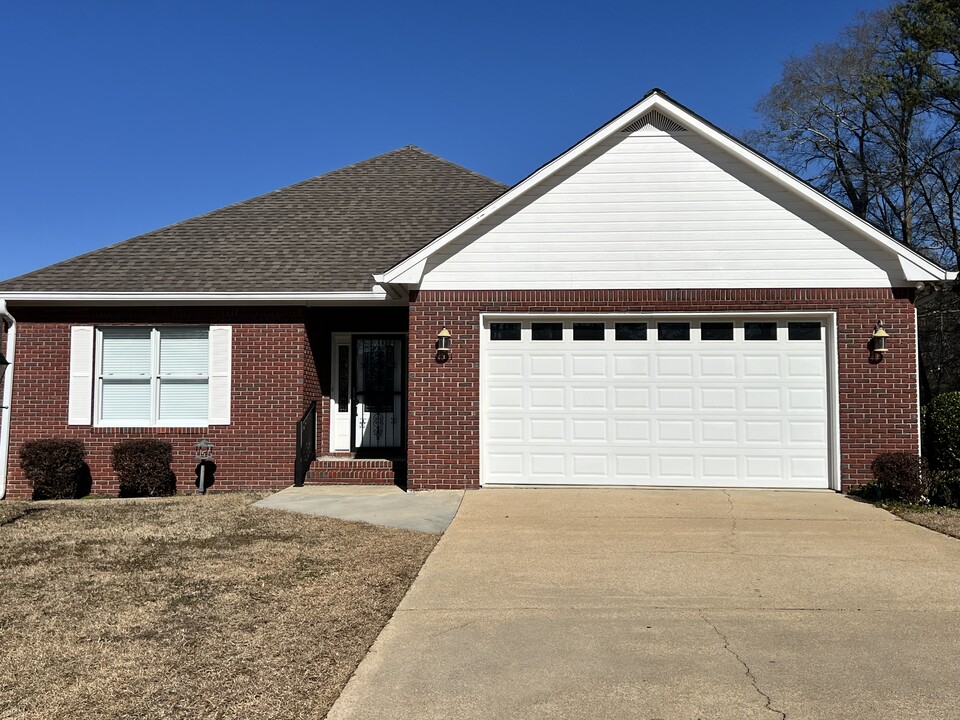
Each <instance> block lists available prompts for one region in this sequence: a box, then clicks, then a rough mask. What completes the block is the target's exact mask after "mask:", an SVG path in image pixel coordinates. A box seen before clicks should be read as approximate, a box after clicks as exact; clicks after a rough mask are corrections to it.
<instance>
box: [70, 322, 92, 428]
mask: <svg viewBox="0 0 960 720" xmlns="http://www.w3.org/2000/svg"><path fill="white" fill-rule="evenodd" d="M93 338H94V332H93V326H92V325H74V326H73V327H71V328H70V393H69V406H68V409H67V424H68V425H89V424H90V423H91V422H92V421H93V413H92V406H93Z"/></svg>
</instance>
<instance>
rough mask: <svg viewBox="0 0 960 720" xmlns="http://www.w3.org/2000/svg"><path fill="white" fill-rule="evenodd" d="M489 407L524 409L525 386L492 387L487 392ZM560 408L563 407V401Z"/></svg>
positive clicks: (492, 408)
mask: <svg viewBox="0 0 960 720" xmlns="http://www.w3.org/2000/svg"><path fill="white" fill-rule="evenodd" d="M487 407H488V408H489V409H490V410H494V411H496V410H523V409H524V406H523V387H522V386H520V385H517V386H513V387H510V386H505V387H504V386H501V387H494V388H490V389H489V391H488V394H487ZM557 407H558V408H562V407H563V403H562V402H561V403H560V404H559V405H557Z"/></svg>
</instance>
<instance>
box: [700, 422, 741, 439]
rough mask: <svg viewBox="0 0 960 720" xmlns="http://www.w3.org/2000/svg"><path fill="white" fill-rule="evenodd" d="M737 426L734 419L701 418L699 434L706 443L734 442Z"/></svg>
mask: <svg viewBox="0 0 960 720" xmlns="http://www.w3.org/2000/svg"><path fill="white" fill-rule="evenodd" d="M739 426H740V425H739V423H738V422H737V421H736V420H701V421H700V436H701V438H702V439H703V441H704V442H706V443H735V442H737V428H738V427H739Z"/></svg>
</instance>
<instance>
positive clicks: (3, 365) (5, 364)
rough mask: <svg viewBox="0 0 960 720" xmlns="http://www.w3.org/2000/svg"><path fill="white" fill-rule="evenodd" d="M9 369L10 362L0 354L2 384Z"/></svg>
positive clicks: (0, 379)
mask: <svg viewBox="0 0 960 720" xmlns="http://www.w3.org/2000/svg"><path fill="white" fill-rule="evenodd" d="M8 367H10V363H9V361H8V360H7V359H6V358H5V357H4V356H3V353H0V382H3V376H4V375H6V373H7V368H8Z"/></svg>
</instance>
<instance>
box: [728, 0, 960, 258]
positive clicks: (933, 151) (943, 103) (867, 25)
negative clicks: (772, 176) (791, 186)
mask: <svg viewBox="0 0 960 720" xmlns="http://www.w3.org/2000/svg"><path fill="white" fill-rule="evenodd" d="M956 5H957V3H956V0H911V1H910V2H906V3H903V4H900V5H895V6H893V7H891V8H889V9H887V10H881V11H878V12H874V13H871V14H869V15H863V16H861V17H860V18H859V21H858V22H857V23H856V24H854V25H852V26H851V27H849V28H847V29H846V30H844V31H843V32H842V33H841V35H840V37H839V38H838V40H837V41H835V42H833V43H827V44H823V45H818V46H816V47H815V48H814V49H813V50H812V51H811V52H810V53H809V54H808V55H805V56H803V57H800V58H792V59H790V60H788V61H787V62H786V63H784V70H783V75H782V77H781V79H780V81H779V82H778V83H777V84H776V85H774V87H773V88H771V89H770V91H769V92H768V93H767V94H766V95H765V96H764V97H763V98H761V100H760V101H759V103H758V104H757V112H758V113H759V115H760V118H761V123H762V124H761V127H760V129H759V130H756V131H753V132H751V133H748V136H747V140H748V142H750V143H751V144H753V145H755V146H757V147H759V148H760V149H762V150H764V151H766V152H767V153H769V154H770V155H771V156H773V157H774V158H775V159H776V160H778V161H779V162H780V163H781V164H783V165H785V166H786V167H787V168H788V169H790V170H792V171H793V172H795V173H797V174H798V175H800V176H801V177H803V178H805V179H807V180H808V181H810V182H811V183H812V184H813V185H814V186H815V187H817V188H818V189H820V190H822V191H823V192H825V193H827V194H828V195H830V196H832V197H834V198H835V199H837V200H838V201H840V202H841V203H843V204H845V205H847V206H848V207H849V208H850V209H851V210H852V211H853V212H854V213H856V214H857V215H859V216H860V217H862V218H864V219H866V220H868V221H870V222H872V223H873V224H875V225H877V226H878V227H879V228H881V229H882V230H884V231H885V232H887V233H889V234H890V235H892V236H893V237H896V238H898V239H900V240H901V241H902V242H904V243H905V244H907V245H909V246H911V247H914V248H916V249H917V250H920V251H921V252H924V253H925V254H927V255H929V256H930V257H932V258H934V259H937V260H939V261H941V262H946V263H947V264H948V265H953V264H955V263H956V258H957V251H958V249H960V247H958V244H957V235H958V232H957V229H958V222H957V216H956V213H955V211H954V209H955V208H956V207H957V206H958V205H960V186H958V185H957V183H956V182H955V180H956V179H957V178H956V168H957V166H958V164H960V147H958V144H957V142H956V140H955V133H956V132H957V131H958V129H960V112H957V110H958V109H960V92H956V91H957V89H960V73H958V71H957V62H956V60H957V56H956V53H955V50H956V47H955V43H956V35H955V34H954V33H953V30H952V28H954V27H960V26H957V24H956V19H957V18H956V16H957V14H958V12H960V11H957V10H956V9H955V6H956ZM931 18H932V19H931ZM933 215H935V217H934V216H933Z"/></svg>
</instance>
